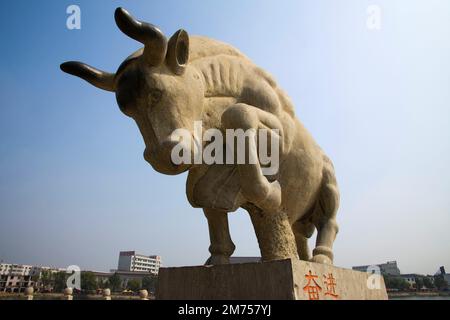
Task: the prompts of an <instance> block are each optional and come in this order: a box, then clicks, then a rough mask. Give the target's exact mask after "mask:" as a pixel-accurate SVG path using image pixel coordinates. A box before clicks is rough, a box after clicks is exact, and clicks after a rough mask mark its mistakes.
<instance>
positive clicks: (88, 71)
mask: <svg viewBox="0 0 450 320" xmlns="http://www.w3.org/2000/svg"><path fill="white" fill-rule="evenodd" d="M60 68H61V70H62V71H64V72H66V73H68V74H71V75H74V76H77V77H80V78H81V79H84V80H86V81H87V82H89V83H90V84H92V85H93V86H96V87H97V88H100V89H103V90H107V91H114V74H113V73H108V72H104V71H101V70H98V69H96V68H94V67H91V66H89V65H87V64H84V63H82V62H78V61H69V62H65V63H63V64H61V66H60Z"/></svg>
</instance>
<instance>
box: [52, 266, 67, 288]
mask: <svg viewBox="0 0 450 320" xmlns="http://www.w3.org/2000/svg"><path fill="white" fill-rule="evenodd" d="M67 278H68V274H67V273H66V272H64V271H60V272H57V273H55V275H54V287H53V289H54V290H55V291H57V292H62V291H63V290H64V289H65V288H66V286H67V284H66V282H67Z"/></svg>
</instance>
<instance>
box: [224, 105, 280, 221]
mask: <svg viewBox="0 0 450 320" xmlns="http://www.w3.org/2000/svg"><path fill="white" fill-rule="evenodd" d="M221 120H222V125H223V127H224V128H225V129H234V130H237V129H242V130H243V131H244V132H246V131H247V130H249V129H250V130H251V129H254V130H258V129H269V130H270V129H278V132H279V136H278V139H279V141H280V149H281V150H282V149H283V138H282V137H283V128H282V126H281V123H280V121H279V120H278V118H277V117H276V116H274V115H273V114H271V113H268V112H266V111H263V110H261V109H258V108H256V107H253V106H250V105H247V104H244V103H238V104H235V105H233V106H230V107H228V108H227V109H226V110H225V111H224V113H223V114H222V118H221ZM273 138H275V137H274V136H273V135H272V139H273ZM246 139H247V140H246V143H245V146H244V148H245V150H237V152H238V153H239V152H243V151H244V152H245V154H246V155H248V156H249V157H250V154H253V155H255V156H256V161H254V163H250V161H248V160H246V161H245V163H243V164H241V163H238V165H237V168H238V173H239V177H240V184H241V192H242V195H243V196H244V198H245V199H246V200H248V201H249V202H251V203H253V204H254V205H256V206H257V207H259V208H260V209H262V210H263V211H265V212H274V211H277V210H279V208H280V206H281V188H280V184H279V183H278V181H274V182H269V181H268V180H267V178H266V177H265V176H264V175H263V174H262V171H261V165H260V163H259V160H258V157H257V152H256V143H254V141H249V140H250V139H251V137H248V136H246ZM252 146H253V148H252ZM229 147H232V148H233V147H234V145H233V146H229ZM276 160H279V159H276Z"/></svg>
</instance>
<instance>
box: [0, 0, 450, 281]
mask: <svg viewBox="0 0 450 320" xmlns="http://www.w3.org/2000/svg"><path fill="white" fill-rule="evenodd" d="M70 4H77V5H79V6H80V8H81V30H68V29H67V28H66V19H67V14H66V8H67V6H69V5H70ZM369 5H378V6H379V7H380V8H381V30H379V31H373V30H369V29H368V28H367V27H366V20H367V18H368V15H367V7H368V6H369ZM117 6H123V7H125V8H127V9H128V10H129V11H130V12H132V13H133V14H134V15H135V16H137V17H139V18H140V19H142V20H146V21H148V22H151V23H153V24H156V25H158V26H160V27H161V29H162V30H163V31H164V32H165V33H166V34H167V35H168V36H170V35H171V34H172V33H173V32H175V31H176V30H178V29H179V28H184V29H186V30H187V31H188V32H189V33H191V34H201V35H206V36H209V37H212V38H216V39H219V40H222V41H225V42H228V43H230V44H232V45H234V46H236V47H237V48H239V49H240V50H241V51H242V52H244V53H245V54H246V55H247V56H249V57H250V58H251V59H252V60H253V61H254V62H255V63H257V64H258V65H260V66H261V67H263V68H264V69H266V70H267V71H269V72H270V73H272V74H273V75H274V77H275V78H276V79H277V80H278V83H279V85H280V86H282V87H283V88H284V89H285V90H286V91H287V92H288V94H289V95H290V97H291V98H292V100H293V102H294V104H295V107H296V113H297V116H298V117H299V119H300V120H301V121H302V122H303V123H304V124H305V126H306V127H307V128H308V129H309V130H310V131H311V132H312V134H313V135H314V137H315V138H316V140H317V141H318V143H319V144H320V145H321V146H322V147H323V149H324V150H325V151H326V152H327V153H328V155H329V156H330V157H331V158H332V160H333V162H334V164H335V167H336V171H337V175H338V182H339V184H340V189H341V208H340V210H339V215H338V222H339V223H340V226H341V228H340V233H339V235H338V238H337V240H336V242H335V256H336V259H335V262H336V264H337V265H339V266H343V267H351V266H352V265H359V264H370V263H378V262H384V261H387V260H397V261H398V262H399V265H400V268H401V270H402V271H403V272H422V273H434V272H435V271H436V270H437V268H438V267H439V266H440V265H445V266H447V268H448V269H450V254H449V253H450V232H448V230H449V226H450V212H449V207H450V200H449V199H450V197H449V193H450V173H449V170H448V163H450V161H449V160H450V148H449V138H450V129H449V119H450V90H449V89H450V60H449V56H450V43H449V41H448V39H450V2H448V1H445V0H442V1H438V0H430V1H406V0H396V1H382V0H378V1H377V0H373V1H365V0H342V1H332V0H328V1H325V0H320V1H297V0H295V1H294V0H293V1H277V2H275V1H257V0H254V1H250V0H249V1H237V0H233V1H200V0H196V1H172V0H169V1H167V0H166V1H137V0H135V1H106V0H98V1H39V2H38V1H23V0H17V1H9V2H8V4H3V9H2V10H1V11H0V28H1V30H3V31H2V43H3V45H2V49H1V59H0V69H1V70H2V71H1V77H0V99H1V100H0V260H4V261H5V262H13V263H27V264H38V265H55V266H61V267H64V266H68V265H71V264H76V265H79V266H81V267H82V268H86V269H95V270H108V269H110V268H115V267H116V264H117V258H118V252H119V251H120V250H137V251H139V252H141V253H144V254H160V255H162V257H163V261H164V264H165V265H170V266H179V265H196V264H201V263H203V262H204V260H206V258H207V257H208V251H207V249H208V245H209V239H208V231H207V224H206V220H205V218H204V217H203V214H202V212H201V210H200V209H193V208H191V207H190V206H189V204H188V202H187V199H186V196H185V179H186V176H185V175H180V176H176V177H171V176H163V175H160V174H158V173H156V172H155V171H153V170H152V168H151V167H150V166H149V165H147V164H146V162H145V161H144V160H143V157H142V152H143V150H144V144H143V141H142V139H141V137H140V134H139V132H138V129H137V127H136V125H135V124H134V123H133V122H132V120H130V119H129V118H126V117H125V116H124V115H123V114H121V112H120V111H119V108H118V107H117V105H116V102H115V97H114V95H113V94H111V93H108V92H104V91H100V90H98V89H96V88H94V87H91V86H89V85H88V84H86V83H85V82H82V81H81V80H79V79H77V78H74V77H70V76H68V75H66V74H63V73H62V72H61V71H60V70H59V64H60V63H61V62H63V61H66V60H81V61H84V62H87V63H89V64H91V65H94V66H96V67H98V68H101V69H104V70H108V71H112V72H113V71H115V70H116V69H117V67H118V66H119V64H120V63H121V61H122V60H123V59H124V58H125V57H126V56H128V55H129V54H130V53H131V52H133V51H134V50H136V49H137V48H139V47H140V44H139V43H136V42H135V41H133V40H131V39H129V38H127V37H126V36H125V35H123V34H122V33H121V32H120V31H119V30H118V29H117V27H116V26H115V24H114V18H113V14H114V9H115V8H116V7H117ZM230 223H231V225H230V227H231V233H232V237H233V239H234V242H235V244H236V246H237V250H236V253H235V255H239V256H248V255H249V256H255V255H259V249H258V245H257V242H256V238H255V235H254V231H253V228H252V226H251V224H250V219H249V217H248V215H247V214H246V213H245V212H244V211H238V212H237V213H234V214H232V215H230Z"/></svg>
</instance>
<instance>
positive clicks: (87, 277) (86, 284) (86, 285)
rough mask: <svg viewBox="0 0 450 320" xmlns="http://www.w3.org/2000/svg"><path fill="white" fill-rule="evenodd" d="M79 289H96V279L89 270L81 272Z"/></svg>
mask: <svg viewBox="0 0 450 320" xmlns="http://www.w3.org/2000/svg"><path fill="white" fill-rule="evenodd" d="M81 289H82V290H86V291H92V290H96V289H97V280H96V278H95V275H94V274H93V273H92V272H89V271H82V272H81Z"/></svg>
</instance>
